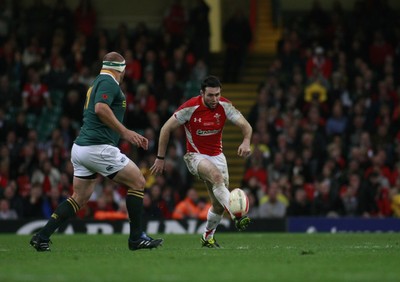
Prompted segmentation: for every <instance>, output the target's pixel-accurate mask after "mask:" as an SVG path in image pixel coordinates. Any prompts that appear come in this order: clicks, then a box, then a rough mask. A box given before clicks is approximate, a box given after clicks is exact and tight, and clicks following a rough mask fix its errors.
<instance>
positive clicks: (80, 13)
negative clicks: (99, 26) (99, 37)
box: [74, 0, 97, 37]
mask: <svg viewBox="0 0 400 282" xmlns="http://www.w3.org/2000/svg"><path fill="white" fill-rule="evenodd" d="M96 22H97V12H96V10H95V8H94V6H93V5H92V1H91V0H80V1H79V4H78V6H77V7H76V9H75V11H74V23H75V30H76V32H81V33H82V34H84V35H85V36H88V37H90V36H91V35H93V32H94V29H95V27H96Z"/></svg>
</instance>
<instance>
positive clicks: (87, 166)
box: [71, 144, 129, 177]
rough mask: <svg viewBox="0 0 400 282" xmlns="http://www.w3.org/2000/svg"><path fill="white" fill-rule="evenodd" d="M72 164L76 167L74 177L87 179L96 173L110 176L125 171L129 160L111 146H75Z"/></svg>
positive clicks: (72, 152)
mask: <svg viewBox="0 0 400 282" xmlns="http://www.w3.org/2000/svg"><path fill="white" fill-rule="evenodd" d="M71 162H72V164H73V166H74V176H78V177H79V176H80V177H86V176H90V175H93V174H95V173H100V174H101V175H103V176H108V175H111V174H113V173H115V172H118V171H120V170H121V169H123V168H124V167H125V166H126V165H127V164H128V163H129V158H128V157H127V156H125V155H124V154H122V153H121V151H120V150H119V149H118V148H117V147H114V146H111V145H92V146H79V145H77V144H74V145H73V146H72V151H71Z"/></svg>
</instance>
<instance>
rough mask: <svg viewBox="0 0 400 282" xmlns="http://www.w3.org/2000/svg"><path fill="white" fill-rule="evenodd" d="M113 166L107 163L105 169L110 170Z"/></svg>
mask: <svg viewBox="0 0 400 282" xmlns="http://www.w3.org/2000/svg"><path fill="white" fill-rule="evenodd" d="M113 168H114V167H113V166H112V165H109V166H108V167H106V170H107V171H110V170H112V169H113Z"/></svg>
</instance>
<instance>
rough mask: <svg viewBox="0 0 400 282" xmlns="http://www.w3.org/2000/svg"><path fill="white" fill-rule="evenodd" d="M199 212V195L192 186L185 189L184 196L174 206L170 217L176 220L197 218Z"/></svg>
mask: <svg viewBox="0 0 400 282" xmlns="http://www.w3.org/2000/svg"><path fill="white" fill-rule="evenodd" d="M207 210H208V209H207ZM200 213H201V208H200V207H199V196H198V194H197V192H196V190H195V189H194V188H190V189H189V190H188V191H187V194H186V197H185V198H184V199H183V200H182V201H180V202H179V203H178V204H177V205H176V206H175V209H174V211H173V213H172V218H173V219H177V220H181V219H189V218H194V219H198V218H199V216H200Z"/></svg>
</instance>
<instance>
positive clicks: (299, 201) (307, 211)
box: [287, 188, 311, 216]
mask: <svg viewBox="0 0 400 282" xmlns="http://www.w3.org/2000/svg"><path fill="white" fill-rule="evenodd" d="M287 215H288V216H311V203H310V201H309V200H308V198H307V194H306V191H305V190H304V189H303V188H297V189H296V191H295V192H294V197H293V199H292V200H291V201H290V203H289V206H288V208H287Z"/></svg>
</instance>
